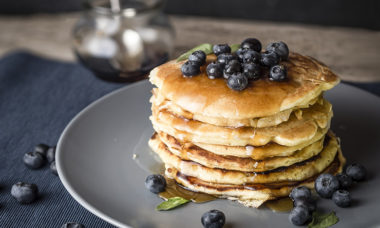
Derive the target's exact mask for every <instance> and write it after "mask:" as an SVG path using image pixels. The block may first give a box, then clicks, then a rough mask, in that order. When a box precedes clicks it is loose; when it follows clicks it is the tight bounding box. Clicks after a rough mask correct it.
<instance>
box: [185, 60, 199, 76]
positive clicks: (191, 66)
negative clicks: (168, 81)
mask: <svg viewBox="0 0 380 228" xmlns="http://www.w3.org/2000/svg"><path fill="white" fill-rule="evenodd" d="M181 71H182V74H183V75H184V76H185V77H191V76H195V75H198V74H200V73H201V68H200V65H199V63H198V62H192V61H187V62H185V63H184V64H183V65H182V67H181Z"/></svg>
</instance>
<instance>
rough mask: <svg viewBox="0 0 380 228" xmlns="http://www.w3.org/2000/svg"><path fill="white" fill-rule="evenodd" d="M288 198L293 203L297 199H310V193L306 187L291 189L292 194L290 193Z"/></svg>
mask: <svg viewBox="0 0 380 228" xmlns="http://www.w3.org/2000/svg"><path fill="white" fill-rule="evenodd" d="M289 197H290V198H291V199H292V200H293V201H295V200H297V199H300V198H303V199H311V191H310V189H309V188H308V187H306V186H298V187H296V188H293V190H292V192H291V193H290V195H289Z"/></svg>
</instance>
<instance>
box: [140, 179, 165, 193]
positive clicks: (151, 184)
mask: <svg viewBox="0 0 380 228" xmlns="http://www.w3.org/2000/svg"><path fill="white" fill-rule="evenodd" d="M145 187H146V188H147V189H149V191H151V192H153V193H156V194H157V193H160V192H163V191H165V188H166V180H165V177H163V176H162V175H160V174H151V175H149V176H147V178H146V179H145Z"/></svg>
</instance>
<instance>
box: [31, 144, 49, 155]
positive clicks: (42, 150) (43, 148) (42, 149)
mask: <svg viewBox="0 0 380 228" xmlns="http://www.w3.org/2000/svg"><path fill="white" fill-rule="evenodd" d="M48 149H49V146H48V145H46V144H43V143H40V144H38V145H37V146H35V147H34V152H37V153H40V154H41V155H43V156H44V157H45V156H46V152H47V150H48Z"/></svg>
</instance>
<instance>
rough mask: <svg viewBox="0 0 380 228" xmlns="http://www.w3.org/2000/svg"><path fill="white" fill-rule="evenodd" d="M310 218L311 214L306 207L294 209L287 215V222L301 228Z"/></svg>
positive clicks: (300, 206) (301, 206)
mask: <svg viewBox="0 0 380 228" xmlns="http://www.w3.org/2000/svg"><path fill="white" fill-rule="evenodd" d="M310 218H311V213H310V211H309V209H308V208H307V207H306V206H303V205H299V206H297V207H294V208H293V209H292V210H291V211H290V214H289V221H290V222H291V223H292V224H293V225H296V226H302V225H304V224H305V223H306V222H307V221H309V220H310Z"/></svg>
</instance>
